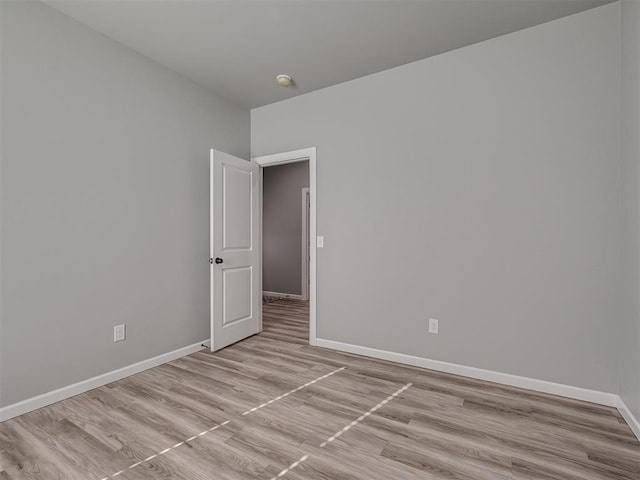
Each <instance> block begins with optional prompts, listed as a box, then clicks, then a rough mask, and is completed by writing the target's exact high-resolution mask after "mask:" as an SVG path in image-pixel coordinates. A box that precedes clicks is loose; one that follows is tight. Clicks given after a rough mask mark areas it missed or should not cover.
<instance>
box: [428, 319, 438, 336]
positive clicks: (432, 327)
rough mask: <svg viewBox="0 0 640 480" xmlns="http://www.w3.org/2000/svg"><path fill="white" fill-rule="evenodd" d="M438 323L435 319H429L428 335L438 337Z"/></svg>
mask: <svg viewBox="0 0 640 480" xmlns="http://www.w3.org/2000/svg"><path fill="white" fill-rule="evenodd" d="M438 323H439V321H438V320H437V319H436V318H430V319H429V333H431V334H433V335H438V327H439V325H438Z"/></svg>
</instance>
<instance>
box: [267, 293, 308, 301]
mask: <svg viewBox="0 0 640 480" xmlns="http://www.w3.org/2000/svg"><path fill="white" fill-rule="evenodd" d="M262 295H263V296H265V297H279V298H293V299H294V300H302V295H296V294H294V293H279V292H262Z"/></svg>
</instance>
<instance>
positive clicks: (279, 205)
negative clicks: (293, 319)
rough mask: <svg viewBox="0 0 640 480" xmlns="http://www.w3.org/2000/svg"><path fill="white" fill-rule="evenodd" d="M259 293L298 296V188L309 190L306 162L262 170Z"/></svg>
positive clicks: (300, 215) (300, 205) (299, 270)
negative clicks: (260, 286)
mask: <svg viewBox="0 0 640 480" xmlns="http://www.w3.org/2000/svg"><path fill="white" fill-rule="evenodd" d="M263 174H264V182H263V188H264V190H263V200H262V213H263V220H262V269H263V270H262V290H264V291H266V292H277V293H289V294H294V295H300V294H301V293H302V281H301V272H302V193H301V191H302V189H303V188H306V187H309V162H296V163H288V164H286V165H278V166H274V167H267V168H265V169H264V171H263Z"/></svg>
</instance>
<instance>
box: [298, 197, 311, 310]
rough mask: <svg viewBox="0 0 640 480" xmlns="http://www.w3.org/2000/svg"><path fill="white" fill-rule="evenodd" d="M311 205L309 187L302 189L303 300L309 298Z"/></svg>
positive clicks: (301, 293) (301, 288)
mask: <svg viewBox="0 0 640 480" xmlns="http://www.w3.org/2000/svg"><path fill="white" fill-rule="evenodd" d="M307 196H308V197H309V203H307ZM310 206H311V195H310V194H309V188H303V189H302V222H301V229H302V245H301V247H302V256H301V266H302V269H301V272H302V279H301V280H302V285H301V286H300V296H301V297H302V300H309V253H310V251H311V245H310V244H309V238H310V237H311V235H310V233H309V225H310V223H311V219H310V218H309V208H308V207H310Z"/></svg>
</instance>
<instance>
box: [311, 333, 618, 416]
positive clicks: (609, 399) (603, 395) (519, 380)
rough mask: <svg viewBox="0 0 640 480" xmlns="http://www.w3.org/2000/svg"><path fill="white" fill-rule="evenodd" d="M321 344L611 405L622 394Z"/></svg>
mask: <svg viewBox="0 0 640 480" xmlns="http://www.w3.org/2000/svg"><path fill="white" fill-rule="evenodd" d="M316 342H317V345H318V346H319V347H325V348H330V349H332V350H339V351H342V352H348V353H355V354H358V355H365V356H367V357H373V358H379V359H381V360H389V361H391V362H397V363H403V364H406V365H412V366H414V367H422V368H427V369H430V370H437V371H439V372H446V373H452V374H455V375H461V376H464V377H470V378H476V379H479V380H486V381H488V382H494V383H500V384H502V385H509V386H512V387H519V388H526V389H528V390H534V391H537V392H543V393H551V394H553V395H560V396H561V397H567V398H574V399H577V400H584V401H587V402H593V403H598V404H600V405H607V406H609V407H617V406H618V405H619V402H620V398H619V397H618V395H616V394H615V393H607V392H599V391H597V390H589V389H586V388H580V387H573V386H571V385H563V384H561V383H553V382H547V381H545V380H537V379H535V378H528V377H521V376H518V375H511V374H509V373H501V372H495V371H493V370H484V369H481V368H475V367H467V366H464V365H458V364H455V363H448V362H441V361H439V360H431V359H429V358H423V357H415V356H413V355H406V354H404V353H396V352H389V351H386V350H378V349H375V348H369V347H362V346H359V345H351V344H348V343H342V342H336V341H333V340H326V339H323V338H318V339H316Z"/></svg>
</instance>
